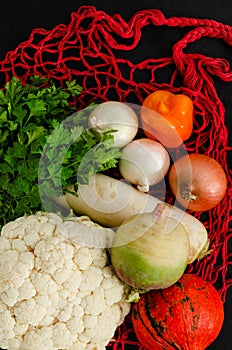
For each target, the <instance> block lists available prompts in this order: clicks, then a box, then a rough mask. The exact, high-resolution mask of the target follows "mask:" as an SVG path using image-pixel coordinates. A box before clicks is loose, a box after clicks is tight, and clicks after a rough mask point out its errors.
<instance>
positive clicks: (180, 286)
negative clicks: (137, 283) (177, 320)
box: [159, 281, 193, 350]
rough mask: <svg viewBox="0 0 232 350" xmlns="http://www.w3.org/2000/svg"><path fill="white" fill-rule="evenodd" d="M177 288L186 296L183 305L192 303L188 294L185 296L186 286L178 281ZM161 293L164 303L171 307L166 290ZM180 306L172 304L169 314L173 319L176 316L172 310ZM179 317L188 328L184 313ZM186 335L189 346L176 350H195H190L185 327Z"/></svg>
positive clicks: (180, 313)
mask: <svg viewBox="0 0 232 350" xmlns="http://www.w3.org/2000/svg"><path fill="white" fill-rule="evenodd" d="M176 287H177V288H179V289H180V290H181V292H182V293H183V294H184V298H183V299H182V302H183V303H187V302H189V301H190V298H189V297H188V295H187V294H185V288H184V285H183V284H182V283H181V281H177V282H176ZM159 292H160V295H161V297H162V299H163V301H164V302H165V303H166V304H167V305H170V300H169V298H167V296H168V295H167V294H166V292H167V290H165V289H164V290H160V291H159ZM165 294H166V297H165ZM171 299H172V298H171ZM179 306H180V305H178V302H175V303H174V304H172V305H171V306H169V307H168V311H169V314H170V316H171V317H172V318H174V314H173V312H172V309H173V308H174V307H179ZM180 311H181V310H180ZM179 315H180V316H181V317H182V319H183V324H184V325H185V326H186V325H187V323H186V318H185V317H184V315H183V313H182V312H179ZM185 333H186V344H185V346H187V347H185V348H183V347H182V346H181V348H179V347H177V348H176V349H178V350H188V349H189V350H193V349H191V348H190V345H189V339H188V332H187V327H185ZM173 344H174V343H173Z"/></svg>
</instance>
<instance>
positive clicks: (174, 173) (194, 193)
mask: <svg viewBox="0 0 232 350" xmlns="http://www.w3.org/2000/svg"><path fill="white" fill-rule="evenodd" d="M169 184H170V188H171V190H172V192H173V194H174V196H175V197H176V199H177V201H178V202H179V203H180V204H181V205H182V206H183V207H184V208H187V209H189V210H192V211H207V210H210V209H212V208H214V207H215V206H216V205H217V204H218V203H220V201H221V200H222V199H223V197H224V195H225V193H226V189H227V178H226V174H225V172H224V170H223V168H222V167H221V165H220V164H219V163H218V162H217V161H216V160H214V159H213V158H211V157H208V156H205V155H203V154H197V153H192V154H189V155H186V156H184V157H182V158H179V159H178V160H177V161H176V162H175V163H174V164H173V165H172V167H171V169H170V172H169Z"/></svg>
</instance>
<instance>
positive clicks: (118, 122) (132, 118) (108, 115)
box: [89, 101, 138, 148]
mask: <svg viewBox="0 0 232 350" xmlns="http://www.w3.org/2000/svg"><path fill="white" fill-rule="evenodd" d="M89 126H90V127H91V128H93V129H95V130H96V131H97V132H98V133H100V134H102V133H103V132H105V131H109V130H116V131H115V132H114V134H113V135H114V147H119V148H120V147H124V146H125V145H127V144H128V143H129V142H130V141H132V140H133V139H134V137H135V135H136V134H137V131H138V117H137V115H136V113H135V112H134V110H133V109H132V108H131V107H130V106H129V105H128V104H126V103H124V102H117V101H106V102H103V103H101V104H99V105H97V106H96V107H95V108H94V110H93V111H92V112H91V113H90V116H89Z"/></svg>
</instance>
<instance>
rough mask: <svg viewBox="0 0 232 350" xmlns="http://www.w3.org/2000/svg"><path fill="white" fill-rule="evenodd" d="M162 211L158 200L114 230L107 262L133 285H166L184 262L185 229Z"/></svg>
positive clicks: (175, 278) (186, 248)
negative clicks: (149, 210)
mask: <svg viewBox="0 0 232 350" xmlns="http://www.w3.org/2000/svg"><path fill="white" fill-rule="evenodd" d="M165 211H166V208H165V206H164V205H163V204H159V205H158V206H157V207H156V208H155V210H154V211H153V212H152V213H145V214H139V215H137V216H134V217H132V218H130V219H128V220H126V221H125V222H123V223H122V225H121V226H120V227H119V228H118V230H117V231H116V233H115V236H114V240H113V246H112V248H111V262H112V265H113V267H114V269H115V271H116V273H117V275H118V276H119V278H120V279H121V280H122V281H123V282H124V283H126V284H127V285H129V286H131V287H133V288H136V289H142V290H145V291H149V290H151V289H163V288H167V287H169V286H171V285H172V284H174V283H175V282H176V281H178V279H179V278H180V277H181V276H182V274H183V273H184V271H185V268H186V266H187V264H188V257H189V249H190V242H189V237H188V233H187V231H186V230H185V228H184V226H183V225H182V224H180V223H177V222H176V221H175V220H173V219H170V218H168V217H167V216H166V214H165Z"/></svg>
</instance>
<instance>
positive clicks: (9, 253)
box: [0, 212, 130, 350]
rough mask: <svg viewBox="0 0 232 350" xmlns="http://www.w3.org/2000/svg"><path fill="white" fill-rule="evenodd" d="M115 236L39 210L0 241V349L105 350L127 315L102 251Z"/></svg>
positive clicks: (92, 225) (118, 284) (122, 293)
mask: <svg viewBox="0 0 232 350" xmlns="http://www.w3.org/2000/svg"><path fill="white" fill-rule="evenodd" d="M113 235H114V231H113V230H111V229H107V228H103V227H101V226H99V225H97V224H95V223H93V222H92V221H91V220H90V219H89V218H88V217H85V216H82V217H73V218H68V219H63V218H61V217H60V216H58V215H56V214H52V213H42V212H38V213H36V214H35V215H29V216H25V217H21V218H18V219H16V220H15V221H12V222H9V223H8V224H6V225H5V226H4V227H3V229H2V233H1V237H0V347H1V348H4V349H8V350H16V349H20V350H41V349H46V350H59V349H62V350H65V349H70V350H84V349H89V350H100V349H105V346H106V345H107V344H108V343H109V341H110V340H111V338H112V337H113V335H114V332H115V330H116V328H117V327H118V326H119V325H120V324H121V323H122V322H123V321H124V318H125V316H126V315H127V314H128V313H129V311H130V304H129V303H128V302H127V301H126V300H125V299H126V290H125V286H124V285H123V283H122V282H121V281H120V280H119V278H118V277H117V276H116V274H115V273H114V270H113V268H112V266H111V265H110V262H109V259H108V256H107V249H106V248H108V247H110V246H111V243H112V240H113Z"/></svg>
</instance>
